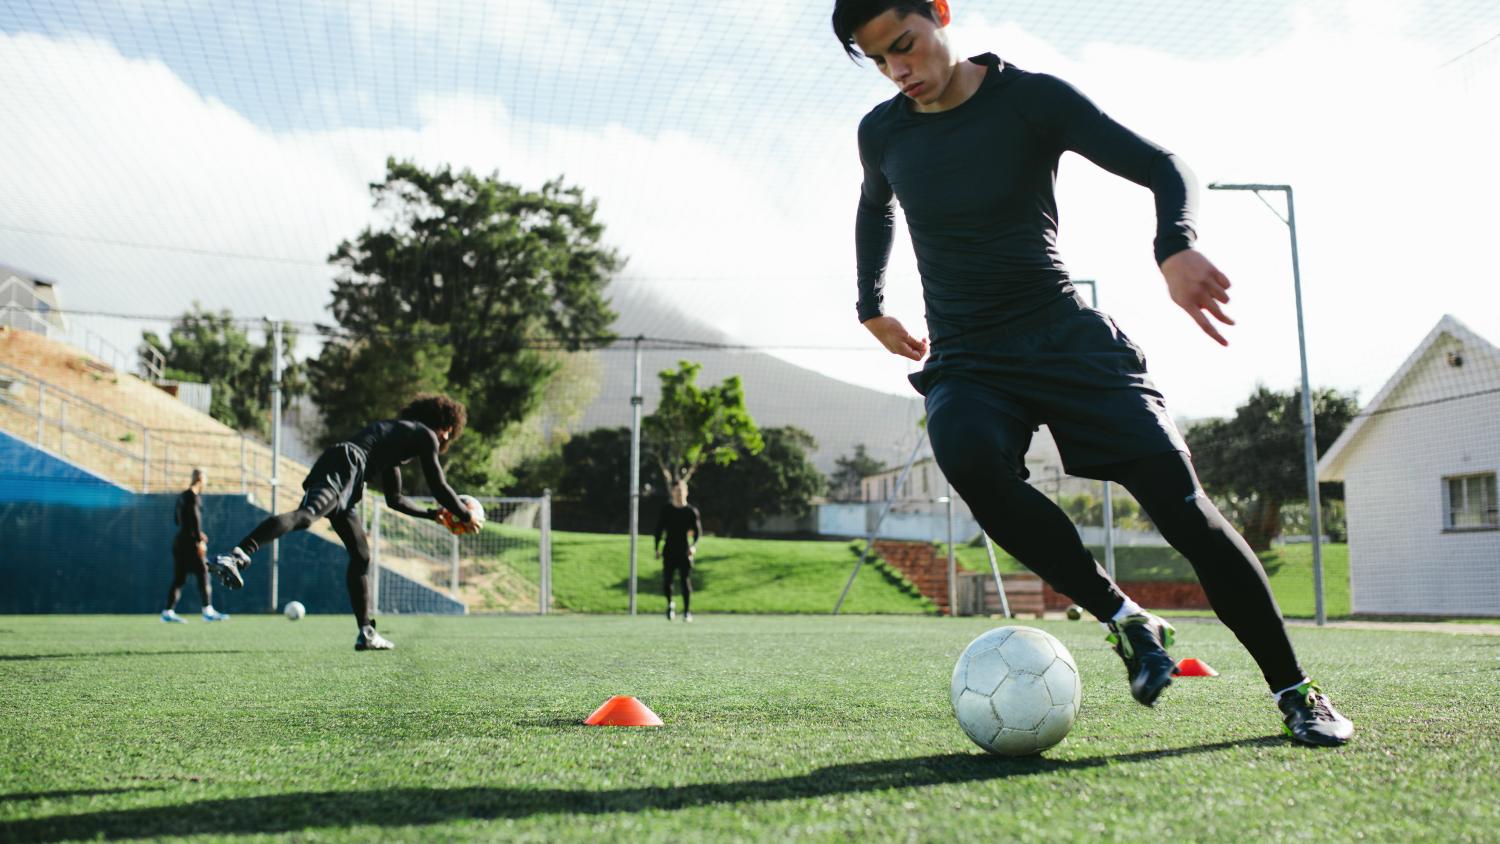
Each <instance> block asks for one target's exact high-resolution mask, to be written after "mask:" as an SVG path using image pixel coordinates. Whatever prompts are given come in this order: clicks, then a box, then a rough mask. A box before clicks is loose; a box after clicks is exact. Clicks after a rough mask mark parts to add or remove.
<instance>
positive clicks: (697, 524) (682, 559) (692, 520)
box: [655, 481, 703, 621]
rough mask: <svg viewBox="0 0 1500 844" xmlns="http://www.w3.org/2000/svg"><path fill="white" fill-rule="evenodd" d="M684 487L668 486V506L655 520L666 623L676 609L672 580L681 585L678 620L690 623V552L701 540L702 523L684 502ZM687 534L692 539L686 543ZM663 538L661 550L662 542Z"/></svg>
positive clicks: (691, 581)
mask: <svg viewBox="0 0 1500 844" xmlns="http://www.w3.org/2000/svg"><path fill="white" fill-rule="evenodd" d="M687 497H688V485H687V483H686V482H685V481H678V482H677V483H675V484H673V485H672V500H671V503H670V504H668V505H666V506H664V507H662V508H661V512H660V513H658V514H657V516H656V543H655V547H656V559H658V560H661V561H662V562H661V586H662V591H663V592H664V593H665V594H666V596H667V621H671V620H672V619H673V618H676V616H677V606H676V604H675V603H674V602H673V601H672V578H673V577H677V578H679V579H680V580H681V581H682V620H683V621H692V620H693V552H694V551H695V550H696V549H697V548H698V540H699V539H700V538H701V537H702V536H703V520H702V518H701V517H700V516H699V515H698V508H697V507H694V506H693V505H691V504H689V503H688V502H687ZM688 534H692V536H693V539H692V541H691V542H689V541H688ZM663 537H666V545H665V547H663V545H662V538H663Z"/></svg>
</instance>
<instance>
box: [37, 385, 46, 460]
mask: <svg viewBox="0 0 1500 844" xmlns="http://www.w3.org/2000/svg"><path fill="white" fill-rule="evenodd" d="M46 395H47V385H46V384H43V383H42V382H40V381H38V382H36V444H37V445H38V446H45V445H46V443H45V442H44V441H43V440H42V434H43V432H44V431H45V425H46V424H47V415H46V413H47V409H46V407H45V405H44V404H43V401H44V397H45V396H46Z"/></svg>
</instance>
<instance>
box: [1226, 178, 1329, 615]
mask: <svg viewBox="0 0 1500 844" xmlns="http://www.w3.org/2000/svg"><path fill="white" fill-rule="evenodd" d="M1208 189H1209V190H1242V191H1251V192H1253V193H1254V194H1255V196H1256V198H1257V199H1259V200H1260V201H1261V202H1264V203H1265V205H1266V207H1267V208H1269V209H1271V213H1272V214H1275V215H1276V219H1278V220H1280V221H1281V222H1283V223H1285V224H1286V227H1287V229H1288V230H1290V231H1291V235H1292V291H1293V293H1294V294H1295V296H1296V301H1297V351H1298V354H1299V355H1300V357H1301V361H1302V447H1303V452H1304V454H1303V457H1304V459H1305V460H1306V463H1307V515H1308V525H1309V527H1310V529H1311V533H1312V549H1313V554H1312V556H1313V597H1314V601H1315V605H1316V613H1315V615H1316V617H1317V623H1318V626H1320V627H1321V626H1323V624H1324V623H1326V622H1327V620H1328V619H1327V615H1326V613H1325V612H1324V608H1323V513H1322V506H1321V503H1320V502H1319V501H1318V443H1317V436H1316V431H1315V429H1314V425H1313V404H1312V384H1311V381H1310V379H1309V378H1308V376H1307V329H1306V326H1305V324H1304V320H1303V318H1302V270H1301V266H1300V264H1299V262H1298V257H1297V206H1296V205H1295V204H1293V202H1292V186H1291V185H1257V184H1248V185H1241V184H1224V183H1222V182H1211V183H1210V184H1209V186H1208ZM1265 191H1280V192H1282V193H1284V194H1286V216H1285V217H1283V216H1281V212H1280V211H1277V210H1276V206H1274V205H1272V204H1271V203H1269V202H1266V198H1265V197H1264V196H1262V195H1261V194H1262V192H1265Z"/></svg>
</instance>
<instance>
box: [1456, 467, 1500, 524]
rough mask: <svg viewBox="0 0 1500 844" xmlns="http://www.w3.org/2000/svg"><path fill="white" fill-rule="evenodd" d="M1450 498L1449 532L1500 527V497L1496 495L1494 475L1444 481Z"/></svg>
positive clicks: (1460, 477)
mask: <svg viewBox="0 0 1500 844" xmlns="http://www.w3.org/2000/svg"><path fill="white" fill-rule="evenodd" d="M1443 486H1444V487H1445V492H1446V493H1447V496H1448V518H1447V523H1446V524H1445V525H1444V527H1446V528H1447V529H1448V530H1476V529H1479V530H1483V529H1491V530H1493V529H1495V528H1500V496H1497V495H1496V494H1495V473H1494V472H1485V473H1484V474H1480V475H1458V476H1456V477H1451V478H1443Z"/></svg>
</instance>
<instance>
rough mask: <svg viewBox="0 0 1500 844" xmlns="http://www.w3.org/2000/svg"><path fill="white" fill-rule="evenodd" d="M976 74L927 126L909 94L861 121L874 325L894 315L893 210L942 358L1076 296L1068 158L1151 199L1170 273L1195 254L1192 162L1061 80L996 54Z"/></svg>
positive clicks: (861, 258)
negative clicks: (965, 341)
mask: <svg viewBox="0 0 1500 844" xmlns="http://www.w3.org/2000/svg"><path fill="white" fill-rule="evenodd" d="M970 61H973V62H975V63H977V64H980V65H984V66H985V68H986V71H985V77H984V80H983V82H982V83H981V84H980V86H979V89H978V90H977V91H975V92H974V94H973V96H971V97H970V98H969V99H968V100H966V101H965V102H963V103H962V104H960V105H958V106H956V107H954V108H952V109H949V110H947V111H940V112H930V113H921V112H916V111H913V110H912V109H911V107H910V104H909V102H908V99H909V98H908V97H906V96H905V95H904V94H898V95H896V96H895V97H893V98H892V99H890V100H888V101H886V102H884V103H881V104H880V105H878V106H876V107H875V108H874V109H873V110H872V111H870V113H869V114H867V115H866V116H865V118H864V119H863V120H862V121H860V125H859V154H860V161H861V163H862V165H863V167H864V181H863V184H862V186H861V189H860V199H859V210H858V213H857V215H856V218H855V251H856V254H857V259H858V282H859V302H858V306H857V307H858V314H859V319H860V321H861V322H863V321H865V320H868V319H872V318H874V317H877V316H880V315H882V314H883V313H884V310H883V294H882V289H883V287H884V285H885V270H886V265H887V263H888V261H889V259H890V253H891V241H892V238H893V236H894V235H893V232H892V225H893V216H894V211H893V207H892V199H893V198H894V199H899V200H900V202H901V209H902V212H903V213H904V214H905V216H906V225H907V228H908V229H909V230H910V231H911V239H912V247H913V249H914V250H915V252H916V256H917V267H918V270H919V272H920V273H921V276H922V293H923V299H924V301H925V303H926V307H927V324H928V331H929V333H930V336H931V338H932V341H933V343H934V345H941V344H942V342H943V341H944V340H945V339H948V338H951V337H956V336H958V335H961V334H964V333H967V332H969V331H972V330H975V329H984V328H991V327H995V326H1000V325H1004V324H1005V323H1006V322H1009V321H1010V320H1012V319H1015V318H1018V317H1023V316H1025V315H1026V314H1029V313H1031V312H1033V311H1035V310H1037V309H1038V308H1042V307H1045V306H1046V305H1048V304H1051V303H1053V302H1055V301H1057V300H1058V299H1061V298H1064V297H1067V296H1071V295H1073V286H1072V284H1071V283H1070V282H1069V281H1068V271H1067V268H1066V267H1065V266H1064V265H1063V262H1062V258H1061V256H1060V255H1059V254H1058V251H1057V227H1058V213H1057V200H1056V198H1055V197H1054V195H1053V185H1054V183H1055V182H1056V180H1057V163H1058V159H1059V158H1060V157H1061V156H1062V154H1063V153H1064V152H1066V151H1069V150H1071V151H1073V152H1077V153H1078V154H1080V155H1082V156H1083V157H1084V158H1087V159H1088V160H1090V161H1092V162H1094V163H1095V164H1097V165H1099V166H1100V167H1103V168H1104V169H1105V170H1108V171H1109V172H1111V173H1114V174H1116V175H1118V176H1122V177H1124V178H1126V179H1129V180H1130V181H1132V182H1135V183H1136V184H1139V185H1143V186H1145V187H1148V188H1150V189H1151V192H1152V194H1153V195H1154V196H1155V200H1156V239H1155V243H1154V246H1155V254H1156V260H1157V263H1161V262H1162V261H1165V260H1166V259H1167V258H1169V257H1171V256H1172V255H1174V254H1176V253H1178V252H1180V251H1182V250H1184V249H1187V248H1188V247H1190V246H1192V244H1193V241H1194V239H1195V237H1196V234H1195V231H1194V216H1195V211H1196V203H1197V188H1196V184H1195V182H1194V179H1193V175H1192V173H1191V171H1189V170H1188V169H1187V167H1186V166H1185V165H1184V164H1183V163H1182V162H1181V161H1180V160H1178V159H1177V158H1176V157H1175V156H1173V155H1172V154H1171V153H1170V152H1168V151H1166V150H1165V149H1162V148H1161V147H1159V146H1157V145H1156V144H1153V143H1151V142H1150V141H1147V140H1146V139H1144V138H1142V137H1141V136H1139V135H1137V134H1135V133H1134V132H1132V131H1130V130H1129V129H1126V128H1125V127H1124V126H1121V125H1120V124H1118V123H1116V122H1115V121H1114V120H1112V119H1110V117H1109V116H1108V115H1106V114H1104V113H1103V112H1102V111H1100V110H1099V108H1098V107H1097V106H1095V105H1094V104H1093V103H1092V102H1090V101H1089V99H1088V98H1087V97H1085V96H1084V95H1083V94H1081V93H1079V91H1078V90H1077V89H1075V88H1073V87H1072V86H1071V85H1069V84H1068V83H1066V82H1063V81H1062V80H1060V79H1057V78H1056V77H1052V76H1047V75H1044V74H1037V73H1028V72H1026V71H1023V70H1021V69H1019V68H1017V67H1015V66H1013V65H1010V64H1007V63H1005V62H1003V61H1001V60H1000V59H999V58H998V57H996V56H995V55H993V54H991V53H986V54H984V55H981V56H976V57H974V58H973V59H971V60H970Z"/></svg>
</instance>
